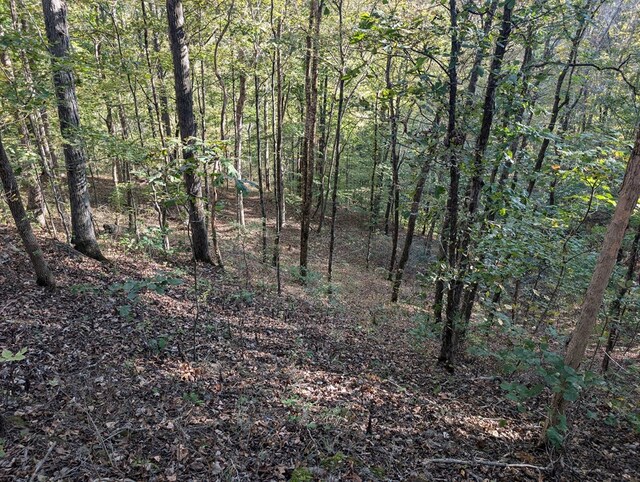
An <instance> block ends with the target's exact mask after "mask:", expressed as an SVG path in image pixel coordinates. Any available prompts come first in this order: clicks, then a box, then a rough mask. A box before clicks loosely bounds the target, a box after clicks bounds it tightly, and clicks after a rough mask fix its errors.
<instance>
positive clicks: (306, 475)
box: [289, 467, 313, 482]
mask: <svg viewBox="0 0 640 482" xmlns="http://www.w3.org/2000/svg"><path fill="white" fill-rule="evenodd" d="M312 480H313V474H312V473H311V471H310V470H309V469H308V468H306V467H297V468H296V469H295V470H294V471H293V472H291V478H290V479H289V482H310V481H312Z"/></svg>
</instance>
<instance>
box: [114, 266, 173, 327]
mask: <svg viewBox="0 0 640 482" xmlns="http://www.w3.org/2000/svg"><path fill="white" fill-rule="evenodd" d="M181 284H182V280H181V279H179V278H172V277H169V276H166V275H163V274H160V275H156V276H154V277H153V278H150V279H143V280H128V281H126V282H124V283H114V284H112V285H111V286H110V287H109V291H110V292H111V293H114V294H116V293H123V294H124V295H125V297H126V298H127V300H128V301H130V302H131V303H128V304H125V305H121V306H118V314H119V315H120V316H121V317H122V318H124V319H126V320H131V319H132V318H133V308H134V307H135V305H136V303H137V302H138V300H139V296H140V293H141V292H142V291H144V290H148V291H153V292H154V293H157V294H159V295H163V294H165V292H166V291H167V289H168V288H169V287H170V286H178V285H181Z"/></svg>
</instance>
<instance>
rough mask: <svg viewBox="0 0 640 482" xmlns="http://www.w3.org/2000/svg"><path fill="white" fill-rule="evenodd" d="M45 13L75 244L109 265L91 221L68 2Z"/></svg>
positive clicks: (47, 5) (50, 3)
mask: <svg viewBox="0 0 640 482" xmlns="http://www.w3.org/2000/svg"><path fill="white" fill-rule="evenodd" d="M42 10H43V13H44V23H45V26H46V30H47V39H48V41H49V51H50V53H51V64H52V70H53V84H54V88H55V91H56V98H57V102H58V117H59V118H60V132H61V134H62V138H63V139H64V157H65V165H66V168H67V184H68V186H69V199H70V203H71V227H72V239H71V242H72V244H73V245H74V247H75V248H76V249H77V250H78V251H80V252H81V253H83V254H85V255H87V256H89V257H90V258H94V259H97V260H99V261H106V258H105V257H104V256H103V255H102V253H101V252H100V247H99V246H98V242H97V240H96V235H95V231H94V229H93V221H92V219H91V204H90V201H89V191H88V189H87V173H86V164H87V159H86V153H85V150H84V143H83V139H82V136H81V135H80V131H79V129H80V115H79V111H78V98H77V96H76V87H75V80H74V75H73V71H72V69H71V67H70V59H69V46H70V41H69V30H68V26H67V4H66V1H65V0H42Z"/></svg>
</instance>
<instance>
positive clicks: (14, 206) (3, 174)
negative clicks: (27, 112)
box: [0, 137, 55, 287]
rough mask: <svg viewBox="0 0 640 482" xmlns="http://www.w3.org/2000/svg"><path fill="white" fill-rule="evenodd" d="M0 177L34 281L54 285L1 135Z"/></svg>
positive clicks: (43, 284) (42, 284)
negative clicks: (33, 274)
mask: <svg viewBox="0 0 640 482" xmlns="http://www.w3.org/2000/svg"><path fill="white" fill-rule="evenodd" d="M0 178H2V186H3V187H4V193H5V196H6V199H7V203H8V204H9V210H10V211H11V215H12V216H13V220H14V221H15V223H16V228H17V229H18V234H20V238H21V239H22V242H23V243H24V247H25V249H26V250H27V254H28V255H29V259H30V260H31V264H33V269H34V271H35V273H36V282H37V283H38V284H39V285H40V286H49V287H53V286H55V282H54V279H53V275H52V274H51V271H50V270H49V266H48V265H47V262H46V261H45V259H44V256H43V254H42V250H41V249H40V245H39V244H38V240H37V239H36V237H35V236H34V234H33V231H32V229H31V224H30V223H29V218H28V217H27V213H26V211H25V209H24V205H23V204H22V199H21V198H20V191H19V189H18V183H17V182H16V178H15V175H14V174H13V169H12V168H11V164H10V163H9V158H8V157H7V153H6V152H5V150H4V146H3V144H2V137H0Z"/></svg>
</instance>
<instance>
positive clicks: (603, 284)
mask: <svg viewBox="0 0 640 482" xmlns="http://www.w3.org/2000/svg"><path fill="white" fill-rule="evenodd" d="M638 195H640V126H638V130H637V133H636V141H635V146H634V148H633V152H632V153H631V158H630V160H629V164H628V166H627V171H626V173H625V176H624V180H623V182H622V187H621V188H620V194H619V195H618V203H617V204H616V209H615V211H614V213H613V218H612V219H611V222H610V223H609V226H608V227H607V232H606V234H605V237H604V241H603V242H602V248H601V250H600V256H599V257H598V261H597V263H596V266H595V269H594V271H593V275H592V277H591V282H590V283H589V287H588V288H587V292H586V294H585V297H584V301H583V303H582V307H581V309H580V316H579V318H578V322H577V324H576V327H575V329H574V331H573V333H572V334H571V341H570V342H569V345H568V346H567V351H566V353H565V357H564V363H565V365H567V366H569V367H571V368H573V369H574V370H577V369H578V367H579V366H580V363H581V362H582V359H583V357H584V353H585V351H586V349H587V345H588V344H589V339H590V337H591V334H592V333H593V329H594V327H595V325H596V320H597V316H598V311H599V310H600V305H601V304H602V298H603V296H604V292H605V289H606V288H607V284H608V283H609V279H610V277H611V273H612V272H613V268H614V266H615V264H616V258H617V254H618V251H619V249H620V246H621V245H622V240H623V238H624V233H625V230H626V229H627V225H628V224H629V218H630V217H631V214H632V212H633V210H634V209H635V207H636V204H637V202H638ZM566 405H567V402H566V400H565V399H564V390H562V391H560V392H559V393H556V394H555V395H554V396H553V399H552V401H551V406H550V407H549V415H548V417H547V421H546V424H545V427H544V430H543V433H542V439H543V440H544V441H546V442H548V438H547V437H548V430H549V429H550V428H552V427H555V426H557V425H558V424H559V422H560V420H561V417H562V416H563V415H564V411H565V408H566Z"/></svg>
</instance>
